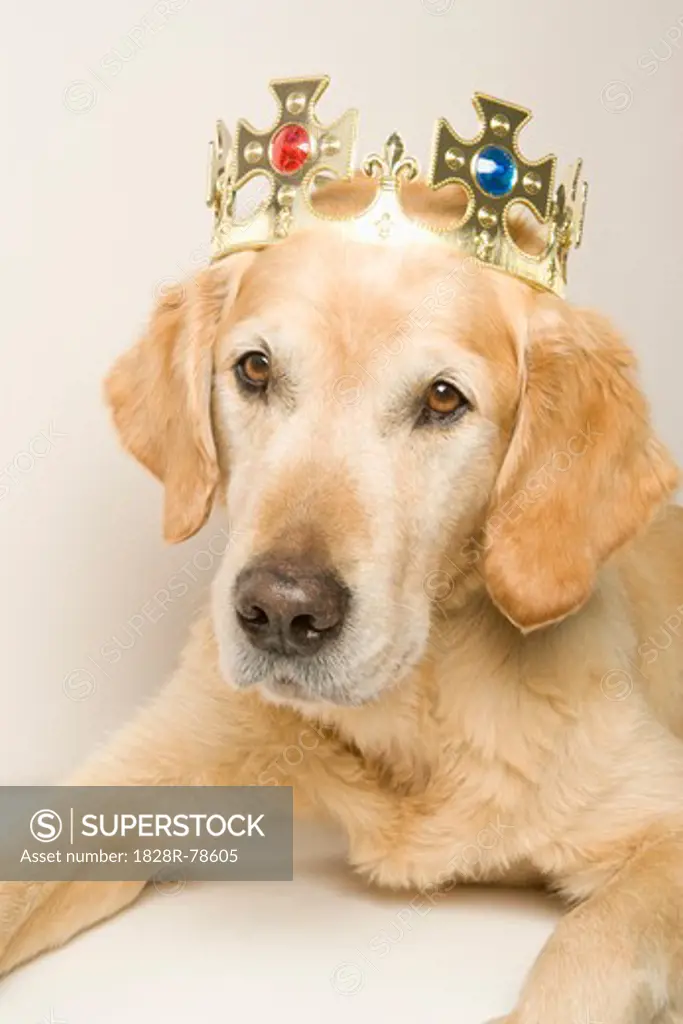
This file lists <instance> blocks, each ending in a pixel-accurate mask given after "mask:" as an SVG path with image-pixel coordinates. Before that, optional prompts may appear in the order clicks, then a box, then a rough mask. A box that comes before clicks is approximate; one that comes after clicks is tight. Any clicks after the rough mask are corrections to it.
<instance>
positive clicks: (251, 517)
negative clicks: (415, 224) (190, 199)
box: [107, 228, 676, 704]
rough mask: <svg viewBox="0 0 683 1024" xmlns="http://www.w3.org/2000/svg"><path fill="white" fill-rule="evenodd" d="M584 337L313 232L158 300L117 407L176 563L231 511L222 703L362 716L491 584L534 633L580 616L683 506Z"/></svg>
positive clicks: (646, 428)
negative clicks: (309, 707)
mask: <svg viewBox="0 0 683 1024" xmlns="http://www.w3.org/2000/svg"><path fill="white" fill-rule="evenodd" d="M632 374H633V359H632V357H631V355H630V354H629V352H628V350H627V349H626V348H624V346H623V345H622V344H621V342H620V341H619V339H618V338H617V337H616V335H615V333H614V332H613V330H612V329H611V328H610V326H609V325H608V324H607V323H606V322H605V321H604V320H603V319H602V318H600V317H598V316H597V315H595V314H592V313H587V312H583V311H577V310H574V309H572V308H571V307H569V306H568V305H567V304H566V303H564V302H563V301H561V300H559V299H557V298H555V297H553V296H549V295H545V294H540V293H538V292H535V291H533V290H532V289H531V288H530V287H528V286H527V285H525V284H523V283H521V282H520V281H517V280H514V279H511V278H507V277H506V276H504V275H503V274H500V273H499V272H497V271H493V270H485V269H482V268H481V267H480V266H479V265H478V264H476V263H474V262H473V261H471V260H467V259H464V258H462V257H461V256H459V255H458V254H457V253H455V252H451V251H449V250H447V249H445V248H442V247H440V246H438V245H433V246H426V247H425V248H424V249H417V250H416V249H411V250H406V249H401V248H397V247H391V246H386V247H385V246H370V245H362V244H359V243H351V242H346V241H344V240H342V239H341V238H340V237H339V236H338V235H337V234H335V233H334V231H331V230H329V229H326V228H319V229H315V230H311V231H310V232H305V233H301V234H299V235H295V236H293V237H292V238H290V239H288V240H287V241H285V242H282V243H281V244H279V245H278V246H274V247H272V248H270V249H267V250H265V251H263V252H261V253H241V254H237V255H233V256H230V257H228V258H226V259H224V260H223V261H221V262H219V263H218V264H216V265H214V266H212V267H211V268H210V269H208V270H205V271H203V272H201V273H200V274H199V275H198V276H197V277H195V278H194V279H193V280H191V281H190V282H188V283H187V284H186V285H185V286H179V287H178V288H177V289H175V290H174V291H172V292H171V293H170V294H168V295H167V296H166V297H165V298H164V300H163V301H162V302H161V303H160V305H159V307H158V308H157V310H156V311H155V312H154V314H153V317H152V321H151V325H150V328H149V331H148V332H147V334H146V335H145V336H144V337H143V339H142V340H141V341H140V342H139V343H138V345H137V346H136V347H135V348H134V349H132V351H130V352H129V353H128V354H126V355H125V356H123V357H122V358H121V359H120V360H119V361H118V363H117V364H116V366H115V367H114V369H113V371H112V373H111V375H110V377H109V379H108V382H107V392H108V398H109V401H110V404H111V406H112V408H113V412H114V418H115V421H116V425H117V427H118V429H119V431H120V434H121V437H122V439H123V442H124V444H125V446H126V447H127V448H128V449H129V450H130V451H132V452H133V454H134V455H135V456H136V457H137V458H138V459H139V460H140V461H141V462H142V463H144V465H145V466H147V467H148V468H149V469H150V470H151V471H152V472H153V473H154V474H155V475H156V476H158V477H159V478H160V479H161V480H162V481H163V483H164V485H165V489H166V498H165V535H166V537H167V539H168V540H171V541H180V540H183V539H185V538H187V537H189V536H191V535H192V534H193V533H195V532H196V531H197V530H198V529H199V528H200V527H201V526H202V524H203V523H204V522H205V520H206V518H207V516H208V514H209V511H210V509H211V505H212V502H213V501H214V499H215V498H217V497H224V498H225V501H226V503H227V508H228V513H229V517H230V524H231V525H230V537H231V543H230V544H229V546H228V549H227V551H226V554H225V557H224V561H223V565H222V567H221V569H220V571H219V573H218V575H217V577H216V580H215V584H214V594H213V601H214V620H215V628H216V635H217V638H218V642H219V647H220V652H221V665H222V669H223V672H224V674H225V677H226V680H227V681H228V682H230V683H231V684H233V685H235V686H237V687H248V686H253V685H259V686H260V687H261V688H262V690H263V692H264V694H265V695H266V696H268V697H269V698H270V699H273V700H287V701H290V700H292V701H299V700H308V701H327V702H331V703H337V704H354V703H361V702H363V701H365V700H368V699H371V698H373V697H374V696H376V695H377V694H378V693H379V692H380V691H381V690H382V689H383V688H384V687H386V686H387V685H388V684H390V683H391V682H393V681H395V680H397V679H399V678H401V676H402V675H403V674H404V673H405V672H407V671H408V670H409V669H410V668H411V667H412V666H414V665H415V664H416V663H417V661H418V660H419V659H420V658H421V657H422V656H423V655H424V653H425V651H426V648H427V644H428V639H429V634H430V623H431V622H432V614H433V609H434V603H435V601H437V602H440V603H441V604H442V605H448V604H451V603H456V602H457V601H458V600H459V596H460V595H462V594H463V593H466V592H467V593H469V592H471V589H472V587H473V586H480V587H486V588H487V590H488V593H489V595H490V597H491V599H492V600H493V602H494V603H495V605H497V607H498V608H499V609H500V611H501V612H502V613H503V614H505V615H506V616H507V617H508V618H509V619H510V620H511V621H512V622H513V623H514V624H515V625H517V626H518V627H519V628H521V629H523V630H530V629H535V628H538V627H541V626H544V625H546V624H548V623H551V622H555V621H558V620H559V619H561V618H563V617H564V616H566V615H568V614H570V613H571V612H573V611H575V610H577V609H578V608H580V607H581V605H582V604H583V603H584V602H585V601H586V600H587V598H588V597H589V596H590V593H591V591H592V590H593V588H594V585H595V580H596V573H597V571H598V569H599V567H600V565H601V564H602V562H603V561H604V560H605V559H606V558H608V557H609V555H610V554H612V553H613V552H614V551H615V550H616V549H617V548H619V547H620V546H622V545H623V544H625V543H626V542H627V541H628V540H629V539H630V538H632V537H633V536H634V534H635V533H636V532H637V531H638V530H639V529H640V528H641V527H642V526H643V525H644V524H645V523H647V521H648V520H649V519H650V518H651V517H652V516H653V514H654V513H655V512H656V510H657V508H658V507H659V506H660V504H661V503H662V502H663V501H664V500H665V499H666V498H667V496H668V495H669V494H670V492H671V491H672V490H673V488H674V487H675V484H676V471H675V468H674V466H673V464H672V463H671V461H670V459H669V457H668V455H667V454H666V452H665V451H664V449H663V448H662V447H661V446H660V445H659V444H658V443H657V442H656V441H655V439H654V437H653V434H652V432H651V428H650V425H649V420H648V411H647V407H646V404H645V401H644V399H643V397H642V395H641V393H640V391H639V390H638V388H637V385H636V384H635V382H634V379H633V376H632Z"/></svg>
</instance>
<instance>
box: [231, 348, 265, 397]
mask: <svg viewBox="0 0 683 1024" xmlns="http://www.w3.org/2000/svg"><path fill="white" fill-rule="evenodd" d="M235 374H236V376H237V379H238V381H239V382H240V384H243V385H244V387H246V388H249V389H250V390H251V391H263V390H264V389H265V388H266V387H267V386H268V381H269V380H270V361H269V359H268V356H267V355H266V354H265V353H264V352H247V353H246V355H243V356H242V358H241V359H240V360H239V361H238V362H237V364H236V366H235Z"/></svg>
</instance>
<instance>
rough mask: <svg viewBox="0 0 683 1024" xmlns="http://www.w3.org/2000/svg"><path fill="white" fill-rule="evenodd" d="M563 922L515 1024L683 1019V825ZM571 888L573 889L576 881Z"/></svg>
mask: <svg viewBox="0 0 683 1024" xmlns="http://www.w3.org/2000/svg"><path fill="white" fill-rule="evenodd" d="M633 849H634V850H635V852H633V853H631V855H630V856H628V857H627V858H626V859H625V862H624V864H623V866H622V867H621V868H620V869H618V870H617V871H616V873H615V874H614V875H613V876H612V877H611V879H610V880H609V881H608V882H606V883H605V884H604V885H603V886H602V887H600V888H598V889H596V891H595V892H594V893H593V894H592V895H591V896H590V897H589V898H588V899H587V900H586V901H585V902H584V903H582V904H580V905H579V906H577V907H576V908H575V909H574V910H572V911H571V912H570V913H569V914H567V916H566V917H565V918H564V919H563V920H562V921H561V922H560V924H559V926H558V928H557V930H556V931H555V933H554V935H552V936H551V938H550V940H549V941H548V943H547V945H546V946H545V948H544V950H543V951H542V953H541V954H540V956H539V958H538V960H537V961H536V964H535V965H534V967H533V968H532V970H531V973H530V975H529V977H528V979H527V981H526V984H525V986H524V989H523V992H522V996H521V999H520V1001H519V1005H518V1008H517V1010H516V1011H515V1013H513V1014H512V1016H511V1017H509V1018H507V1021H508V1024H653V1022H657V1024H660V1021H666V1022H667V1024H669V1022H672V1021H674V1020H679V1019H680V1017H679V1014H680V1013H681V1012H682V1011H683V825H682V824H681V823H680V822H675V823H672V828H671V831H670V832H669V833H668V834H660V835H659V837H658V838H654V837H652V836H651V835H647V836H643V838H642V841H641V843H640V845H639V847H638V846H635V845H634V847H633ZM568 887H570V888H571V880H570V881H569V885H568Z"/></svg>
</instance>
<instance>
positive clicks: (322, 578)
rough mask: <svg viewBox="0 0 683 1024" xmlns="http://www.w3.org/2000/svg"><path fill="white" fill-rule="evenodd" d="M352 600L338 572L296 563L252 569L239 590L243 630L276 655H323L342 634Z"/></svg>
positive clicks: (241, 579)
mask: <svg viewBox="0 0 683 1024" xmlns="http://www.w3.org/2000/svg"><path fill="white" fill-rule="evenodd" d="M348 601H349V594H348V590H347V589H346V587H345V586H344V585H343V584H342V583H340V581H339V580H338V579H337V578H336V576H334V574H333V573H331V572H327V571H321V570H320V569H318V568H316V567H313V566H311V565H307V564H304V563H297V562H292V561H287V562H262V563H260V564H259V565H256V566H253V567H251V568H247V569H245V570H244V571H243V572H241V573H240V575H239V576H238V578H237V583H236V585H235V609H236V612H237V619H238V622H239V624H240V626H241V628H242V629H243V631H244V632H245V633H246V635H247V636H248V637H249V640H250V641H251V643H252V644H253V645H254V646H255V647H258V648H260V649H261V650H264V651H272V652H273V653H276V654H287V655H299V656H307V655H312V654H315V653H317V651H319V650H320V648H321V647H322V646H323V645H324V644H326V643H329V642H330V641H331V640H333V639H334V638H335V637H336V636H337V635H338V633H339V632H340V630H341V627H342V625H343V623H344V617H345V615H346V610H347V606H348Z"/></svg>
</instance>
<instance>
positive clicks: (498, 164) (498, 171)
mask: <svg viewBox="0 0 683 1024" xmlns="http://www.w3.org/2000/svg"><path fill="white" fill-rule="evenodd" d="M474 174H475V177H476V179H477V184H478V185H479V188H480V189H481V190H482V192H486V194H487V196H506V195H507V194H508V192H512V190H513V188H514V187H515V183H516V181H517V164H516V163H515V161H514V158H513V157H512V155H511V154H510V153H508V151H507V149H503V147H502V146H484V148H483V149H481V150H479V152H478V153H477V155H476V157H475V158H474Z"/></svg>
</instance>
